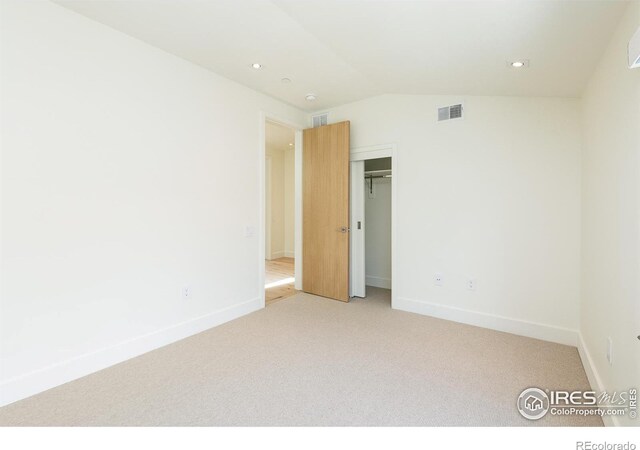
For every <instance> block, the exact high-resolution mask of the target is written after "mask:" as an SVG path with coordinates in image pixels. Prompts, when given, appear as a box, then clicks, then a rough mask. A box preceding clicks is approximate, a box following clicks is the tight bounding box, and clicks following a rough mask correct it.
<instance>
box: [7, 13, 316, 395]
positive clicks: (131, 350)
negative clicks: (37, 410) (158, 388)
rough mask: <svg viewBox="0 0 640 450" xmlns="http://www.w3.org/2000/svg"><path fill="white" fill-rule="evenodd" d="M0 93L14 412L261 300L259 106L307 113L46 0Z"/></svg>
mask: <svg viewBox="0 0 640 450" xmlns="http://www.w3.org/2000/svg"><path fill="white" fill-rule="evenodd" d="M1 83H2V102H1V104H2V119H1V127H2V130H1V132H2V133H1V134H2V262H1V263H2V288H1V289H2V291H1V294H2V297H1V300H0V302H1V303H0V307H1V315H0V316H1V319H0V320H1V322H0V326H1V330H0V345H1V347H0V357H1V361H0V365H1V374H0V380H1V383H2V385H1V395H2V402H8V401H12V400H15V399H17V398H20V397H23V396H26V395H29V394H32V393H34V392H36V391H38V390H41V389H44V388H47V387H50V386H53V385H55V384H59V383H62V382H64V381H68V380H69V379H72V378H75V377H78V376H81V375H84V374H86V373H88V372H91V371H94V370H97V369H99V368H101V367H104V366H106V365H109V364H112V363H115V362H118V361H120V360H122V359H124V358H127V357H131V356H134V355H135V354H139V353H141V352H144V351H146V350H149V349H151V348H154V347H157V346H159V345H163V344H166V343H168V342H171V341H174V340H177V339H179V338H181V337H184V336H186V335H189V334H192V333H195V332H197V331H200V330H202V329H206V328H208V327H210V326H212V325H215V324H217V323H220V322H222V321H225V320H229V319H231V318H233V317H236V316H238V315H240V314H244V313H247V312H250V311H252V310H255V309H257V308H259V307H260V305H261V300H260V298H261V295H262V287H261V286H260V276H259V248H260V245H261V243H260V242H259V241H260V239H259V236H258V233H257V232H256V233H255V234H254V235H253V236H250V237H245V227H246V226H247V225H249V226H251V227H254V229H255V230H257V229H258V226H259V224H260V221H261V217H260V212H259V205H260V198H259V192H260V190H259V183H260V181H259V180H260V179H261V176H260V168H261V166H262V160H261V158H258V155H259V147H260V140H259V117H260V110H264V111H266V112H268V113H271V114H273V115H274V116H276V117H282V118H285V119H287V120H290V121H293V122H297V123H305V122H304V121H305V120H306V115H305V114H303V113H301V112H300V111H298V110H296V109H294V108H292V107H289V106H286V105H284V104H282V103H280V102H277V101H275V100H273V99H271V98H269V97H266V96H263V95H260V94H258V93H256V92H254V91H251V90H249V89H247V88H244V87H242V86H240V85H238V84H236V83H234V82H231V81H229V80H227V79H224V78H221V77H219V76H216V75H215V74H212V73H210V72H208V71H206V70H204V69H202V68H200V67H198V66H195V65H193V64H191V63H188V62H186V61H184V60H181V59H179V58H177V57H174V56H172V55H170V54H168V53H165V52H163V51H161V50H158V49H156V48H153V47H151V46H149V45H147V44H144V43H142V42H140V41H137V40H135V39H132V38H130V37H128V36H126V35H124V34H122V33H120V32H116V31H114V30H112V29H110V28H107V27H105V26H103V25H100V24H98V23H96V22H93V21H91V20H89V19H87V18H84V17H82V16H80V15H77V14H75V13H72V12H70V11H68V10H66V9H64V8H62V7H60V6H57V5H55V4H52V3H49V2H42V1H31V2H19V1H3V4H2V80H1ZM239 180H240V182H239ZM230 187H233V189H232V191H230ZM185 285H189V286H191V290H192V298H190V299H188V300H183V299H182V298H181V288H182V287H183V286H185Z"/></svg>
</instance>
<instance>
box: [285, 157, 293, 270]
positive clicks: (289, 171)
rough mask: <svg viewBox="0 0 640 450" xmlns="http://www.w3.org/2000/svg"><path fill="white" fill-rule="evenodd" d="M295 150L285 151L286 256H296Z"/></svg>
mask: <svg viewBox="0 0 640 450" xmlns="http://www.w3.org/2000/svg"><path fill="white" fill-rule="evenodd" d="M295 153H296V152H295V150H294V149H293V148H290V149H285V150H284V256H286V257H288V258H293V257H294V254H295V226H296V225H295V218H296V215H295V173H296V167H295V158H296V156H295Z"/></svg>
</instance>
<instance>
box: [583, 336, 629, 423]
mask: <svg viewBox="0 0 640 450" xmlns="http://www.w3.org/2000/svg"><path fill="white" fill-rule="evenodd" d="M578 354H580V359H581V360H582V365H583V366H584V371H585V372H586V373H587V379H588V380H589V384H590V385H591V389H592V390H594V391H600V392H602V391H606V390H607V389H606V388H605V385H604V383H603V382H602V378H601V377H600V375H599V374H598V370H597V369H596V365H595V364H594V363H593V358H592V357H591V353H590V352H589V349H588V348H587V344H585V342H584V339H583V338H582V333H578ZM602 421H603V422H604V425H605V426H607V427H619V426H621V425H620V421H619V420H618V418H617V417H616V416H603V417H602Z"/></svg>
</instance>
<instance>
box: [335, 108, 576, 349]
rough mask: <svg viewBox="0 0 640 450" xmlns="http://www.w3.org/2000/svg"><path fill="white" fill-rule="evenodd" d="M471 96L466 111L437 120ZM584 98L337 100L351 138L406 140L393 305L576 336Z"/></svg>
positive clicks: (564, 338)
mask: <svg viewBox="0 0 640 450" xmlns="http://www.w3.org/2000/svg"><path fill="white" fill-rule="evenodd" d="M461 100H462V101H464V102H465V118H464V120H458V121H450V122H444V123H437V122H436V116H437V115H436V111H437V108H438V107H439V106H444V105H450V104H455V103H457V102H460V101H461ZM579 106H580V103H579V101H578V100H577V99H553V98H511V97H458V96H455V97H454V96H411V95H385V96H380V97H375V98H371V99H367V100H363V101H360V102H356V103H352V104H348V105H344V106H341V107H338V108H334V109H332V110H331V111H330V120H331V122H338V121H341V120H350V121H351V147H352V148H356V147H365V146H371V145H378V144H385V143H396V144H397V153H398V155H397V170H396V171H394V173H393V176H394V178H397V179H396V183H397V192H396V193H395V195H396V196H397V205H396V207H397V223H394V227H395V228H396V230H397V233H396V236H397V245H396V249H395V250H396V267H395V268H394V275H395V278H394V289H395V292H394V296H395V299H394V307H395V308H401V309H406V310H411V311H415V312H421V313H426V314H431V315H435V316H439V317H444V318H449V319H453V320H459V321H463V322H469V323H474V324H477V325H482V326H487V327H491V328H495V329H502V330H505V331H512V332H517V333H520V334H524V335H529V336H534V337H539V338H543V339H549V340H554V341H559V342H565V343H572V344H575V343H576V330H577V328H578V302H579V289H580V280H579V276H580V273H579V272H580V270H579V266H580V117H579V116H580V114H579ZM436 272H441V273H443V274H444V278H445V281H444V286H442V287H438V286H435V285H434V283H433V277H434V275H435V273H436ZM468 278H474V279H476V280H477V290H476V291H469V290H467V289H466V280H467V279H468Z"/></svg>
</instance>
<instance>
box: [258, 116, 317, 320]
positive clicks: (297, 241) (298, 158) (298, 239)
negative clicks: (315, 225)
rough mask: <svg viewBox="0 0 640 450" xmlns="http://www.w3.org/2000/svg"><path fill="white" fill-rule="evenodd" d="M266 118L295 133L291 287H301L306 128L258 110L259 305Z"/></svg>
mask: <svg viewBox="0 0 640 450" xmlns="http://www.w3.org/2000/svg"><path fill="white" fill-rule="evenodd" d="M267 121H269V122H274V123H278V124H280V125H284V126H286V127H289V128H293V130H294V132H295V141H294V146H295V147H294V152H295V168H294V177H295V183H294V191H295V192H294V214H295V218H294V257H295V265H294V276H295V279H296V282H295V288H296V289H298V290H302V130H303V129H304V128H306V127H307V125H306V124H304V123H295V122H291V121H289V120H287V119H283V118H281V117H278V116H277V115H275V114H271V113H269V112H265V111H260V114H259V121H258V141H259V145H258V192H259V194H258V205H259V207H258V209H259V211H258V214H259V217H258V221H259V222H258V223H259V224H260V230H259V232H258V257H259V260H258V280H259V283H260V286H259V291H258V292H260V298H261V303H262V307H263V308H264V306H265V295H264V282H265V263H264V260H265V256H266V212H265V210H266V181H265V180H266V173H265V171H266V155H267V146H266V137H267V133H266V128H267Z"/></svg>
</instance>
